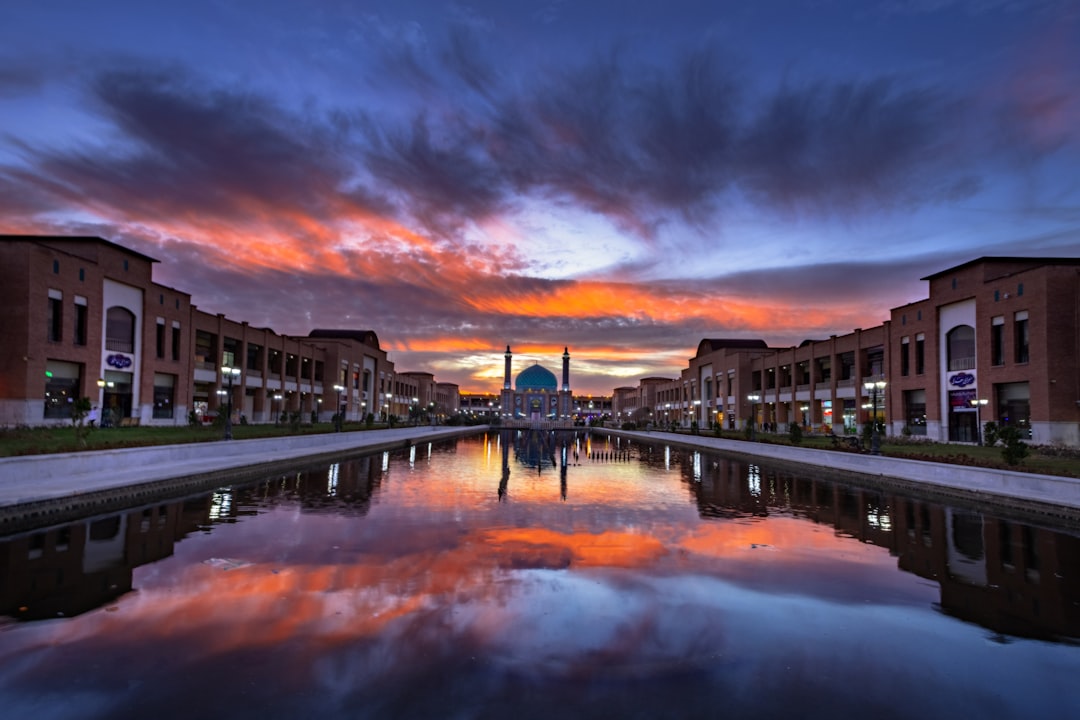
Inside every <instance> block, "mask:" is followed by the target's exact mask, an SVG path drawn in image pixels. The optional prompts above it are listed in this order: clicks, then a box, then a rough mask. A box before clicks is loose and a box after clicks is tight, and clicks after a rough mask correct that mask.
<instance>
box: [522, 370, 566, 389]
mask: <svg viewBox="0 0 1080 720" xmlns="http://www.w3.org/2000/svg"><path fill="white" fill-rule="evenodd" d="M515 386H516V387H517V389H518V390H519V391H520V390H547V391H548V392H555V391H556V390H557V389H558V387H559V384H558V382H557V381H556V380H555V374H554V373H553V372H551V371H550V370H548V369H547V368H544V367H540V366H539V365H533V366H532V367H529V368H525V369H524V370H522V371H521V372H520V373H518V376H517V382H516V385H515Z"/></svg>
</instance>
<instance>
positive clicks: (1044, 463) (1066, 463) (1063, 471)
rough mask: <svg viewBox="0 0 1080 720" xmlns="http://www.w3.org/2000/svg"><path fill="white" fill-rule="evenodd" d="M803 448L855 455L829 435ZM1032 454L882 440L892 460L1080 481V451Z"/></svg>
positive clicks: (773, 438)
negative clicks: (1011, 460)
mask: <svg viewBox="0 0 1080 720" xmlns="http://www.w3.org/2000/svg"><path fill="white" fill-rule="evenodd" d="M701 434H702V435H708V434H711V433H709V432H708V431H702V432H701ZM722 437H724V438H726V439H729V440H745V439H746V436H745V435H743V433H742V432H731V431H724V432H723V434H722ZM757 442H764V443H773V444H777V445H791V444H792V443H791V440H790V439H789V438H788V436H787V435H785V434H782V433H762V432H758V433H757ZM799 445H800V447H808V448H818V449H822V450H831V451H835V452H855V451H854V450H849V449H844V448H837V447H835V446H834V445H833V439H832V437H831V436H825V435H807V436H804V437H803V439H802V442H801V443H799ZM1028 450H1029V454H1028V456H1027V457H1026V458H1024V459H1023V460H1022V461H1021V462H1020V464H1019V465H1009V464H1007V463H1006V462H1005V460H1004V458H1003V457H1002V453H1001V451H1002V448H1001V446H1000V445H997V446H994V447H986V446H981V445H960V444H949V443H935V442H925V441H915V440H910V439H905V438H892V437H888V438H882V441H881V454H882V455H886V456H889V457H900V458H910V459H912V460H927V461H930V462H940V463H951V464H954V465H971V466H977V467H987V468H999V469H1002V470H1017V471H1020V472H1032V473H1041V474H1044V475H1060V476H1065V477H1075V478H1080V450H1078V449H1077V448H1062V447H1056V446H1054V447H1043V446H1036V445H1032V446H1029V448H1028Z"/></svg>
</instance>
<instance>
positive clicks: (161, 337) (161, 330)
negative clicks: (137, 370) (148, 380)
mask: <svg viewBox="0 0 1080 720" xmlns="http://www.w3.org/2000/svg"><path fill="white" fill-rule="evenodd" d="M154 346H155V349H156V350H157V358H158V360H164V359H165V320H164V319H163V318H158V321H157V335H156V337H155V338H154Z"/></svg>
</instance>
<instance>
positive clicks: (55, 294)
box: [46, 290, 64, 342]
mask: <svg viewBox="0 0 1080 720" xmlns="http://www.w3.org/2000/svg"><path fill="white" fill-rule="evenodd" d="M46 322H47V323H48V333H49V342H60V340H61V338H62V337H63V335H64V296H63V295H62V294H61V293H60V291H59V290H50V291H49V310H48V317H47V319H46Z"/></svg>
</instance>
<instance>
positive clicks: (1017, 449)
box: [998, 425, 1028, 465]
mask: <svg viewBox="0 0 1080 720" xmlns="http://www.w3.org/2000/svg"><path fill="white" fill-rule="evenodd" d="M998 438H999V439H1000V440H1001V443H1002V445H1003V446H1004V447H1002V448H1001V457H1002V458H1003V459H1004V460H1005V463H1006V464H1008V465H1019V464H1020V461H1021V460H1023V459H1024V458H1026V457H1027V456H1028V446H1027V443H1026V442H1024V441H1023V440H1021V439H1020V430H1018V429H1017V428H1015V427H1013V426H1012V425H1006V426H1004V427H1003V428H1001V430H999V431H998Z"/></svg>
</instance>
